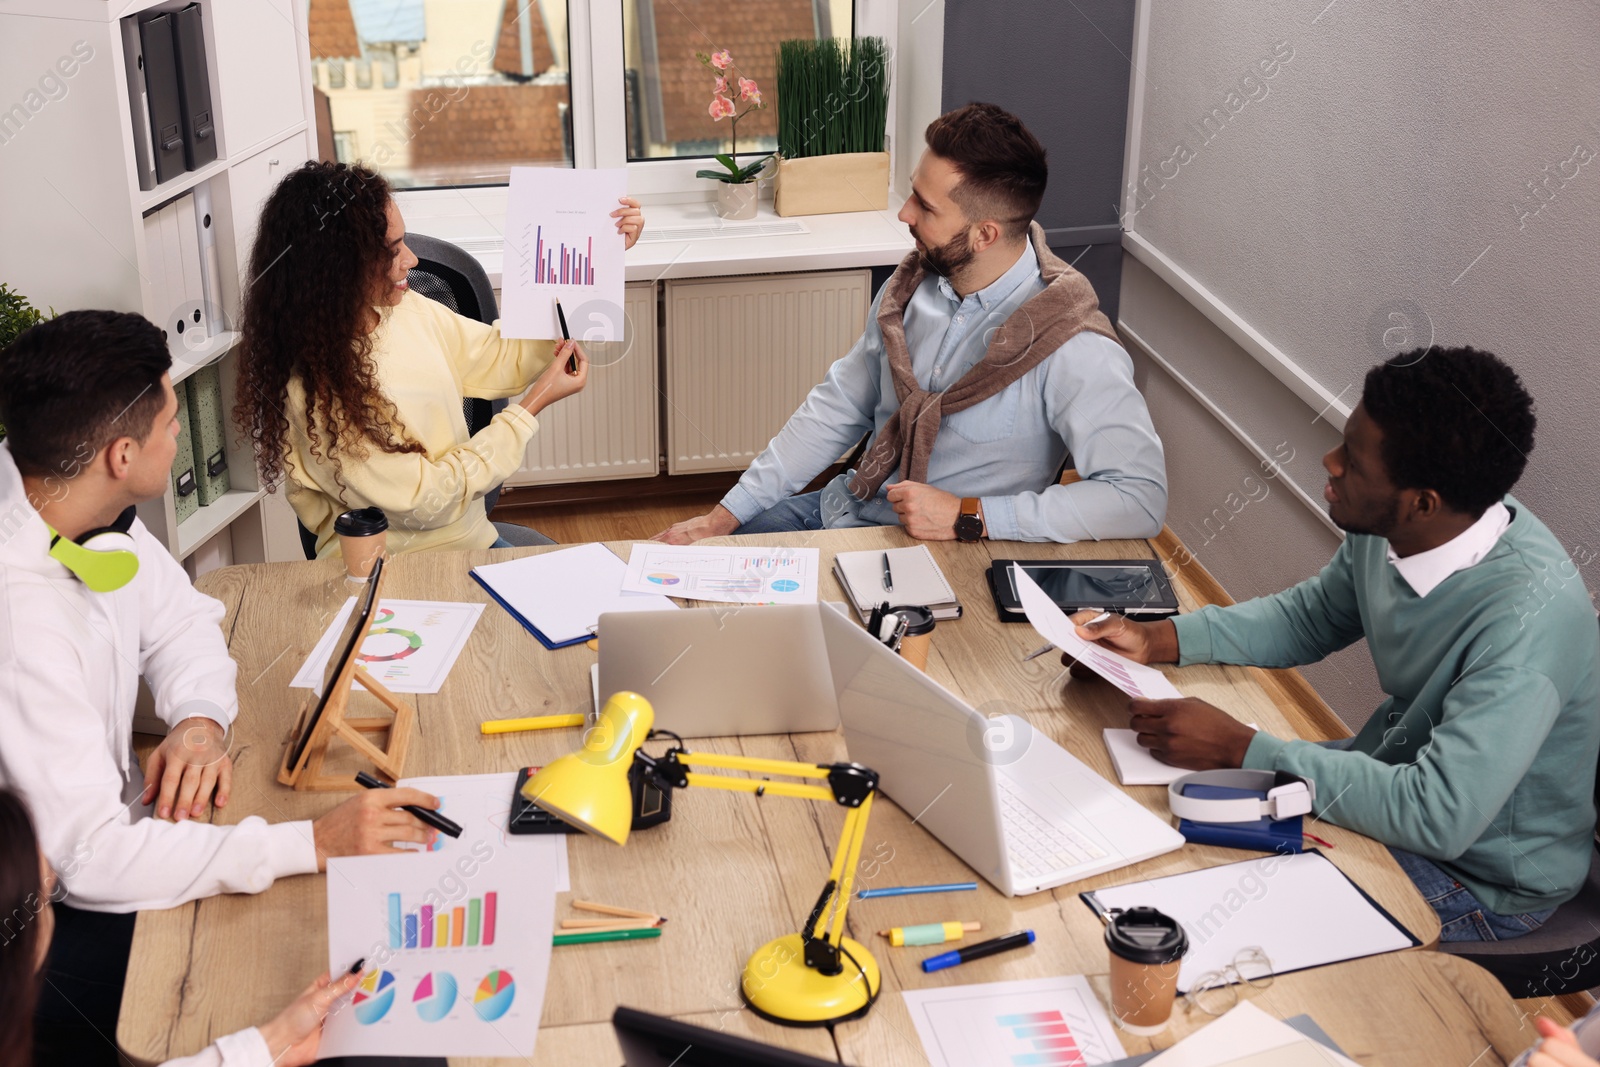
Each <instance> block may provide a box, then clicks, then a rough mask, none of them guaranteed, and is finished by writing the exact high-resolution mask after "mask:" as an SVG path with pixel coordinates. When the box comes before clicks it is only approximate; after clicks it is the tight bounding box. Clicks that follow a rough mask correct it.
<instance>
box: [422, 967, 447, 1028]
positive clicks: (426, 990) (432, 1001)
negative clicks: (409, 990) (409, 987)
mask: <svg viewBox="0 0 1600 1067" xmlns="http://www.w3.org/2000/svg"><path fill="white" fill-rule="evenodd" d="M411 1004H412V1006H413V1007H415V1008H416V1009H417V1015H418V1017H420V1018H421V1019H422V1021H423V1022H425V1023H436V1022H438V1021H439V1020H440V1019H443V1018H444V1017H445V1016H446V1015H449V1014H450V1009H451V1008H453V1007H455V1006H456V980H455V976H454V975H451V974H448V973H446V972H444V971H434V972H433V973H432V974H425V975H423V976H422V981H420V982H418V983H417V991H416V992H415V993H413V994H411Z"/></svg>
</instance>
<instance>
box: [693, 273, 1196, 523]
mask: <svg viewBox="0 0 1600 1067" xmlns="http://www.w3.org/2000/svg"><path fill="white" fill-rule="evenodd" d="M1043 289H1044V279H1043V278H1042V277H1041V276H1040V274H1039V257H1038V255H1037V254H1036V253H1035V252H1034V251H1033V246H1032V245H1031V244H1030V245H1028V246H1027V247H1026V248H1024V250H1023V252H1022V254H1021V255H1020V256H1019V257H1018V259H1017V262H1016V263H1015V264H1014V265H1013V266H1012V267H1011V269H1010V270H1008V271H1006V272H1005V273H1004V274H1002V275H1001V276H1000V277H999V278H998V279H997V280H996V281H995V282H994V283H993V284H991V285H990V286H988V287H987V288H985V289H981V290H979V291H978V292H976V293H972V294H970V295H968V296H967V297H965V298H962V297H961V296H959V295H957V293H956V291H955V290H954V289H953V288H951V286H950V283H949V281H948V280H946V279H945V278H942V277H939V276H937V275H931V274H930V275H929V276H928V277H927V278H926V279H924V280H923V282H922V284H921V285H920V286H918V287H917V291H916V292H915V293H913V294H912V296H911V300H910V301H909V302H908V303H907V305H906V310H905V329H906V345H907V348H908V349H909V350H910V353H911V369H912V372H913V373H914V374H915V375H916V379H917V381H918V383H920V384H921V386H922V387H923V388H924V389H927V390H929V391H939V390H944V389H948V388H950V386H952V385H954V384H955V383H956V382H958V381H960V380H961V377H962V375H964V374H966V372H967V371H968V370H970V369H971V368H972V366H973V365H974V364H975V363H977V362H978V361H979V360H981V359H982V358H983V355H984V353H985V351H987V349H988V345H989V341H990V339H991V334H992V332H993V331H994V330H995V329H998V328H999V327H1000V325H1001V324H1002V323H1004V322H1005V321H1006V319H1007V318H1009V317H1010V315H1011V313H1012V312H1013V311H1015V310H1016V309H1017V308H1018V307H1020V306H1022V304H1023V303H1025V302H1026V301H1027V300H1028V299H1029V298H1031V297H1033V296H1034V295H1036V294H1037V293H1039V292H1040V291H1042V290H1043ZM882 299H883V293H882V291H881V290H880V292H879V293H878V297H877V299H875V300H874V301H873V302H872V309H871V310H870V311H869V312H868V315H867V329H866V332H865V333H863V334H862V335H861V339H860V340H859V341H857V342H856V344H855V346H854V347H853V348H851V349H850V351H849V352H848V353H846V355H845V356H844V358H842V359H840V360H839V361H837V362H836V363H834V365H833V366H832V367H831V368H829V370H828V374H827V377H825V378H824V379H823V380H822V383H821V384H820V385H818V386H817V387H816V388H814V389H812V390H811V392H810V394H809V395H808V396H807V397H806V399H805V401H804V402H803V403H802V404H801V405H800V408H799V410H797V411H796V412H795V413H794V415H792V416H791V417H790V418H789V421H788V423H786V424H785V425H784V427H783V429H782V430H780V431H779V432H778V436H776V437H774V438H773V439H772V442H771V444H769V445H768V446H767V448H766V451H764V452H762V453H761V455H759V456H757V457H756V459H755V462H754V463H752V464H750V469H749V470H747V471H745V474H744V477H743V478H740V479H739V484H738V485H736V486H734V487H733V488H732V489H731V490H729V492H728V495H727V496H725V497H723V498H722V506H723V507H725V508H727V509H728V510H729V511H730V512H732V513H733V515H734V517H735V518H737V519H738V520H739V521H740V522H741V523H743V522H748V521H750V520H751V519H752V518H754V517H755V516H756V515H759V514H760V513H761V512H763V511H765V510H766V509H767V508H770V507H772V506H773V505H774V504H776V503H778V502H779V501H780V500H782V499H784V498H785V497H788V496H790V495H792V494H793V493H795V492H796V491H798V490H799V489H801V488H803V487H804V486H805V485H806V483H807V482H809V481H810V480H811V479H812V478H815V477H816V476H817V475H818V474H819V473H821V472H822V471H823V470H826V469H827V467H828V465H829V464H832V463H836V462H838V459H839V457H840V456H842V455H844V454H845V452H846V451H848V450H849V449H850V447H851V446H852V445H854V444H855V443H856V442H857V441H859V440H860V439H861V437H862V435H863V434H865V433H867V432H868V431H869V430H870V431H872V433H873V434H874V435H876V434H878V433H880V432H881V431H882V430H883V426H884V423H886V422H888V421H889V418H890V416H892V415H893V414H894V413H895V411H896V409H898V408H899V406H900V400H899V398H898V397H897V396H896V395H895V391H894V379H893V376H892V375H891V373H890V370H889V359H888V356H887V355H886V354H885V353H884V349H883V333H882V331H881V330H880V329H879V328H878V305H879V303H880V302H881V301H882ZM1069 453H1070V454H1071V456H1072V458H1073V461H1074V463H1075V465H1076V466H1077V470H1078V473H1079V474H1081V475H1082V476H1083V481H1081V482H1075V483H1073V484H1072V485H1056V484H1053V483H1054V479H1055V476H1056V472H1057V471H1058V470H1059V469H1060V467H1061V463H1062V461H1063V460H1064V459H1065V458H1066V457H1067V455H1068V454H1069ZM846 479H847V476H846V475H841V476H840V477H838V478H836V479H834V480H833V481H832V482H830V483H828V485H827V486H826V488H824V490H823V493H822V518H823V525H824V526H826V527H828V528H830V529H834V528H839V527H848V526H895V525H899V522H900V520H899V517H898V516H897V515H896V514H895V512H894V508H893V506H892V505H891V504H890V503H889V501H888V499H887V498H886V497H885V495H884V494H885V492H886V491H887V489H888V488H889V486H890V485H892V484H894V483H895V482H896V481H897V480H899V475H898V474H894V475H891V476H890V477H889V478H888V479H886V480H885V481H884V483H883V486H882V487H881V488H880V489H879V491H878V495H877V496H875V497H874V498H873V499H871V500H868V501H865V502H862V501H858V500H856V499H855V497H853V496H851V495H850V492H849V490H847V489H846V488H845V481H846ZM928 484H930V485H933V486H935V487H937V488H939V489H943V490H945V491H946V492H948V493H953V494H955V495H956V496H958V497H979V498H981V499H982V501H983V515H984V521H985V523H986V525H987V527H988V535H989V536H990V537H991V538H994V539H996V540H1006V541H1063V542H1065V541H1084V540H1091V539H1105V538H1117V537H1154V536H1155V535H1156V534H1158V533H1160V532H1161V524H1162V522H1163V521H1164V520H1165V518H1166V512H1167V473H1166V463H1165V460H1164V458H1163V456H1162V453H1161V440H1160V438H1158V437H1157V436H1156V432H1155V428H1154V427H1153V426H1152V425H1151V424H1150V412H1149V411H1148V410H1147V409H1146V408H1145V403H1144V397H1143V396H1141V395H1140V394H1139V390H1138V389H1137V388H1135V386H1134V384H1133V361H1132V360H1131V359H1129V358H1128V354H1127V353H1126V352H1124V351H1123V350H1122V346H1121V345H1118V344H1117V343H1116V342H1115V341H1112V340H1110V339H1109V338H1106V337H1102V336H1101V335H1099V334H1097V333H1092V332H1090V331H1088V330H1085V331H1083V332H1082V333H1079V334H1078V335H1077V336H1075V337H1073V338H1072V339H1071V340H1069V341H1068V342H1067V343H1066V344H1064V345H1062V346H1061V347H1060V348H1058V349H1057V350H1056V351H1055V352H1053V353H1051V355H1050V356H1049V357H1048V358H1046V359H1044V360H1042V361H1041V362H1040V363H1039V364H1038V365H1037V366H1035V367H1034V368H1033V369H1032V370H1030V371H1028V373H1026V374H1024V375H1023V376H1022V377H1021V378H1019V379H1017V381H1015V382H1013V383H1012V384H1011V385H1010V386H1008V387H1007V388H1006V389H1004V390H1002V391H1001V392H999V393H997V394H995V395H994V396H992V397H990V398H989V399H987V400H984V401H982V402H981V403H978V404H974V405H973V406H972V407H969V408H967V409H966V410H964V411H958V412H956V413H954V414H951V415H946V416H944V418H943V420H942V421H941V422H940V424H939V435H938V437H937V438H935V440H934V445H933V453H932V455H931V456H930V458H929V461H928Z"/></svg>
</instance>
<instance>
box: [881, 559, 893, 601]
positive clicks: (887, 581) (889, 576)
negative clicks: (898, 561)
mask: <svg viewBox="0 0 1600 1067" xmlns="http://www.w3.org/2000/svg"><path fill="white" fill-rule="evenodd" d="M883 588H884V589H885V590H886V591H887V592H890V593H892V592H894V571H892V570H890V569H889V553H887V552H885V553H884V554H883Z"/></svg>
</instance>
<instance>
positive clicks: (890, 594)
mask: <svg viewBox="0 0 1600 1067" xmlns="http://www.w3.org/2000/svg"><path fill="white" fill-rule="evenodd" d="M886 554H887V555H888V557H889V570H890V572H891V573H892V574H893V575H894V589H893V591H890V590H888V589H885V588H884V581H883V557H884V556H885V555H886ZM833 574H834V577H836V578H838V579H839V584H840V585H842V586H844V592H845V595H846V596H848V597H849V598H850V604H851V606H853V607H854V608H855V609H856V614H857V615H859V616H861V621H862V622H866V621H867V617H868V616H870V615H871V614H872V609H873V607H874V606H875V605H878V604H882V603H883V602H884V601H888V602H889V604H890V606H892V607H897V608H898V607H908V606H911V605H916V606H919V607H925V608H928V609H930V610H931V611H932V612H933V617H934V618H935V619H938V620H939V621H941V622H943V621H944V620H946V619H959V618H961V602H960V601H959V600H957V599H956V594H955V590H953V589H951V588H950V583H949V582H948V581H947V580H946V579H945V576H944V572H943V571H941V570H940V569H939V565H938V564H937V563H935V562H934V561H933V553H932V552H929V551H928V546H927V545H912V546H911V547H910V548H891V549H889V551H888V552H887V553H884V552H881V551H878V550H875V549H874V550H869V551H864V552H840V553H839V554H838V555H837V556H834V557H833Z"/></svg>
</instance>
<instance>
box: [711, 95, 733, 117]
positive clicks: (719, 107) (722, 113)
mask: <svg viewBox="0 0 1600 1067" xmlns="http://www.w3.org/2000/svg"><path fill="white" fill-rule="evenodd" d="M737 110H738V108H736V107H734V104H733V101H732V100H729V99H728V98H727V97H725V96H716V97H712V99H711V107H710V111H711V117H712V118H714V119H716V120H717V121H718V122H721V121H722V120H723V119H731V118H732V117H733V115H734V112H735V111H737Z"/></svg>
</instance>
